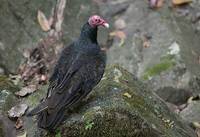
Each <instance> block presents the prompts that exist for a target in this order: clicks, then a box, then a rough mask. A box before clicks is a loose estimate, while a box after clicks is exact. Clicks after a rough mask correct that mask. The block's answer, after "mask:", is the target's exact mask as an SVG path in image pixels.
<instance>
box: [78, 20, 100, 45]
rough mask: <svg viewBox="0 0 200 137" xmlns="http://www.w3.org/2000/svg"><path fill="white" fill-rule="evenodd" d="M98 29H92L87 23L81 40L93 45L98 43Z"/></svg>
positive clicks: (83, 28) (82, 31)
mask: <svg viewBox="0 0 200 137" xmlns="http://www.w3.org/2000/svg"><path fill="white" fill-rule="evenodd" d="M97 30H98V29H97V27H91V26H90V25H89V23H86V24H85V25H84V26H83V27H82V30H81V34H80V38H79V40H81V41H85V42H91V43H97Z"/></svg>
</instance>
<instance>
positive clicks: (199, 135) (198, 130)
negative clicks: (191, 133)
mask: <svg viewBox="0 0 200 137" xmlns="http://www.w3.org/2000/svg"><path fill="white" fill-rule="evenodd" d="M195 132H196V133H197V136H198V137H200V129H199V128H198V129H196V130H195Z"/></svg>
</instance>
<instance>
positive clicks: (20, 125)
mask: <svg viewBox="0 0 200 137" xmlns="http://www.w3.org/2000/svg"><path fill="white" fill-rule="evenodd" d="M22 126H23V121H22V119H21V118H18V119H17V121H16V123H15V128H16V129H20V128H21V127H22Z"/></svg>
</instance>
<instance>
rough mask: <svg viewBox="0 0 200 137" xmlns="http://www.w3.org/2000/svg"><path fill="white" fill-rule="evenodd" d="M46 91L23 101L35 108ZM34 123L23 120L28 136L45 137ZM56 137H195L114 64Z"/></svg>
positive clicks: (29, 119)
mask: <svg viewBox="0 0 200 137" xmlns="http://www.w3.org/2000/svg"><path fill="white" fill-rule="evenodd" d="M45 89H46V88H44V89H42V90H41V91H38V92H35V93H34V94H33V95H31V96H29V97H28V98H27V99H25V100H24V102H26V104H29V105H30V107H34V106H35V105H36V104H37V103H38V102H39V100H40V99H41V96H44V94H45V92H44V91H43V90H45ZM34 121H35V119H34V118H25V128H26V129H25V131H26V132H27V134H28V136H30V137H31V136H34V137H37V136H44V135H45V134H44V132H41V131H40V130H38V129H37V127H36V125H35V122H34ZM56 134H57V135H58V136H65V137H77V136H81V137H88V136H96V137H102V136H103V137H110V136H115V137H121V136H126V137H136V136H141V137H161V136H166V137H168V136H170V137H196V134H195V133H194V131H193V130H192V129H191V128H190V127H189V126H188V125H187V124H186V123H184V122H183V121H182V119H181V118H180V117H178V116H177V115H175V114H173V113H172V112H170V111H169V109H168V108H167V106H166V104H165V103H164V102H162V101H161V100H160V99H159V98H158V97H157V96H156V95H155V94H154V93H153V92H151V91H149V89H148V87H146V86H145V85H144V84H143V83H141V82H140V81H138V80H137V78H135V77H134V76H133V75H132V74H131V73H129V72H128V71H126V70H125V69H123V68H121V67H119V66H117V65H114V66H111V67H108V68H107V70H106V72H105V75H104V77H103V78H102V80H101V82H100V83H99V84H98V86H97V87H96V88H95V89H94V90H93V91H92V93H91V94H90V95H89V97H88V99H86V100H84V101H82V102H81V103H80V104H79V105H78V106H77V107H75V108H73V109H72V110H71V111H70V112H68V113H66V120H65V122H64V123H63V124H62V125H61V126H60V128H59V129H58V131H57V133H56ZM46 136H49V135H48V134H47V135H46Z"/></svg>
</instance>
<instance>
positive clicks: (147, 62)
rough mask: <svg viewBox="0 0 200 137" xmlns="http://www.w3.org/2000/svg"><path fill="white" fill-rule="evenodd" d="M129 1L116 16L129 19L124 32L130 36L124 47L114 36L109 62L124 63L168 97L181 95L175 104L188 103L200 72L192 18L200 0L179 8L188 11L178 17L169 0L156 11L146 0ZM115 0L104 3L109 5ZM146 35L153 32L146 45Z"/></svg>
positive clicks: (155, 89) (199, 53)
mask: <svg viewBox="0 0 200 137" xmlns="http://www.w3.org/2000/svg"><path fill="white" fill-rule="evenodd" d="M113 1H114V0H113ZM127 2H128V3H129V7H128V8H127V10H126V11H125V12H123V13H121V14H118V16H115V19H116V18H117V19H121V18H123V19H124V20H125V22H126V28H125V29H124V30H123V31H124V32H125V33H126V35H127V38H126V40H125V41H124V45H123V47H120V46H119V44H118V43H119V41H118V39H117V38H114V41H113V46H112V47H111V48H110V50H109V51H108V63H110V64H112V63H118V64H120V65H122V66H123V67H125V68H126V69H127V70H129V71H130V72H132V73H134V74H135V75H137V76H138V77H139V78H140V79H141V80H143V81H146V83H148V85H149V87H150V88H152V89H153V90H154V91H156V92H159V94H160V95H161V94H162V95H163V96H162V97H163V98H164V99H166V98H168V97H173V94H175V96H176V97H180V99H177V100H176V99H175V98H173V101H172V100H171V103H172V102H174V103H176V104H177V103H178V102H179V103H178V104H180V103H185V102H184V101H186V100H187V98H188V96H189V95H191V93H192V94H194V93H193V91H191V90H190V89H191V87H190V84H189V83H190V81H191V79H192V78H193V76H194V75H199V74H200V71H199V70H200V65H199V63H198V58H199V55H200V52H199V51H200V50H198V49H199V43H200V39H199V33H198V34H197V33H196V30H195V27H194V26H192V25H191V21H190V19H191V17H190V15H192V13H196V12H197V11H198V10H197V9H199V6H198V5H199V2H198V1H195V2H193V3H191V4H192V5H193V6H194V7H190V6H189V5H187V6H185V7H183V8H182V9H181V8H177V10H182V11H183V12H185V13H184V14H186V15H184V16H177V14H176V12H175V11H173V10H171V9H170V8H169V7H168V5H169V4H168V2H166V3H165V4H164V5H163V7H162V8H161V9H160V10H156V11H155V10H152V9H149V8H148V3H147V2H145V1H141V0H135V1H131V0H128V1H127ZM111 3H112V0H111V1H109V2H107V3H104V4H105V5H106V4H107V7H109V6H110V5H111ZM194 3H195V4H196V6H195V4H194ZM194 15H195V14H194ZM145 34H150V36H151V39H149V40H148V44H145V46H144V40H143V36H144V35H145ZM146 45H147V46H146ZM169 87H170V88H169ZM166 88H167V89H171V90H172V91H169V90H168V91H169V92H168V93H161V92H166V90H163V91H162V89H166ZM180 91H183V92H180ZM164 95H166V96H164ZM178 100H179V101H178Z"/></svg>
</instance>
